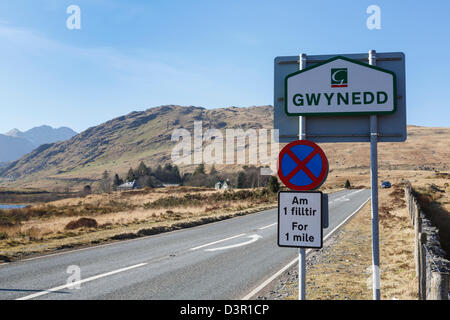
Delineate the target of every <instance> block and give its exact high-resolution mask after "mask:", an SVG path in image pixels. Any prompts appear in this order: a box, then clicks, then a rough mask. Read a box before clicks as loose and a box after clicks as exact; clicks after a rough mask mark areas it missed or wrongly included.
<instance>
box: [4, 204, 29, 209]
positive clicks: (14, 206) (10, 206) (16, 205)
mask: <svg viewBox="0 0 450 320" xmlns="http://www.w3.org/2000/svg"><path fill="white" fill-rule="evenodd" d="M25 207H26V205H25V204H0V209H20V208H25Z"/></svg>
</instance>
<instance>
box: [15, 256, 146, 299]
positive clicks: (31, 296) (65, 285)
mask: <svg viewBox="0 0 450 320" xmlns="http://www.w3.org/2000/svg"><path fill="white" fill-rule="evenodd" d="M146 264H147V263H139V264H135V265H134V266H130V267H126V268H122V269H117V270H114V271H110V272H107V273H102V274H99V275H96V276H93V277H89V278H86V279H83V280H80V281H76V282H71V283H68V284H64V285H62V286H59V287H55V288H51V289H48V290H44V291H40V292H36V293H33V294H30V295H28V296H25V297H22V298H18V299H16V300H30V299H33V298H37V297H40V296H43V295H46V294H49V293H52V292H55V291H58V290H62V289H66V288H69V287H74V286H76V285H80V284H82V283H86V282H89V281H94V280H97V279H100V278H104V277H107V276H112V275H113V274H117V273H120V272H124V271H128V270H131V269H135V268H139V267H142V266H145V265H146Z"/></svg>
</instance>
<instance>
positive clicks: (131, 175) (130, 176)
mask: <svg viewBox="0 0 450 320" xmlns="http://www.w3.org/2000/svg"><path fill="white" fill-rule="evenodd" d="M134 180H136V175H135V173H134V171H133V169H132V168H130V170H128V173H127V181H128V182H133V181H134Z"/></svg>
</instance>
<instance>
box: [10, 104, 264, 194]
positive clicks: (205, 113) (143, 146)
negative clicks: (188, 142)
mask: <svg viewBox="0 0 450 320" xmlns="http://www.w3.org/2000/svg"><path fill="white" fill-rule="evenodd" d="M200 120H201V121H202V123H203V129H204V130H206V129H207V128H217V129H224V128H242V129H244V130H246V129H248V128H262V127H265V128H270V127H271V126H272V121H273V107H271V106H263V107H249V108H236V107H230V108H223V109H213V110H207V109H205V108H201V107H192V106H191V107H181V106H173V105H170V106H160V107H156V108H150V109H147V110H145V111H141V112H131V113H130V114H128V115H125V116H121V117H118V118H115V119H112V120H110V121H108V122H105V123H103V124H100V125H98V126H95V127H92V128H89V129H87V130H85V131H84V132H82V133H80V134H78V135H76V136H74V137H73V138H71V139H69V140H67V141H62V142H56V143H53V144H46V145H42V146H40V147H39V148H37V149H36V150H33V151H32V152H31V153H29V154H27V155H25V156H24V157H22V158H21V159H19V160H18V161H15V162H14V163H12V164H11V165H10V166H8V167H7V168H6V169H5V170H3V172H2V176H3V177H8V178H12V179H15V180H16V181H15V183H14V184H15V185H20V186H36V185H37V184H39V185H40V186H41V187H49V188H51V187H56V186H61V185H66V184H67V183H68V184H69V185H76V184H78V183H86V182H91V181H92V180H95V179H97V178H99V177H100V175H101V174H102V172H103V170H106V169H107V170H110V171H113V172H119V173H125V172H126V171H127V170H128V169H129V168H130V167H135V166H136V165H137V164H138V163H139V162H140V161H141V160H142V161H145V162H146V163H147V164H148V165H151V166H155V165H158V164H161V163H164V162H167V161H169V160H170V153H171V150H172V148H173V146H174V145H175V143H174V142H171V135H172V132H173V130H174V129H177V128H185V129H187V130H189V131H190V132H192V131H193V125H194V121H200ZM8 185H10V182H8ZM3 186H5V183H3Z"/></svg>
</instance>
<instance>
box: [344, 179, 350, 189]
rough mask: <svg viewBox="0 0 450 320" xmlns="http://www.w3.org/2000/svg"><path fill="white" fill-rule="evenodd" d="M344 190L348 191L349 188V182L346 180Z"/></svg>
mask: <svg viewBox="0 0 450 320" xmlns="http://www.w3.org/2000/svg"><path fill="white" fill-rule="evenodd" d="M345 188H346V189H349V188H350V181H349V180H346V181H345Z"/></svg>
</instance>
